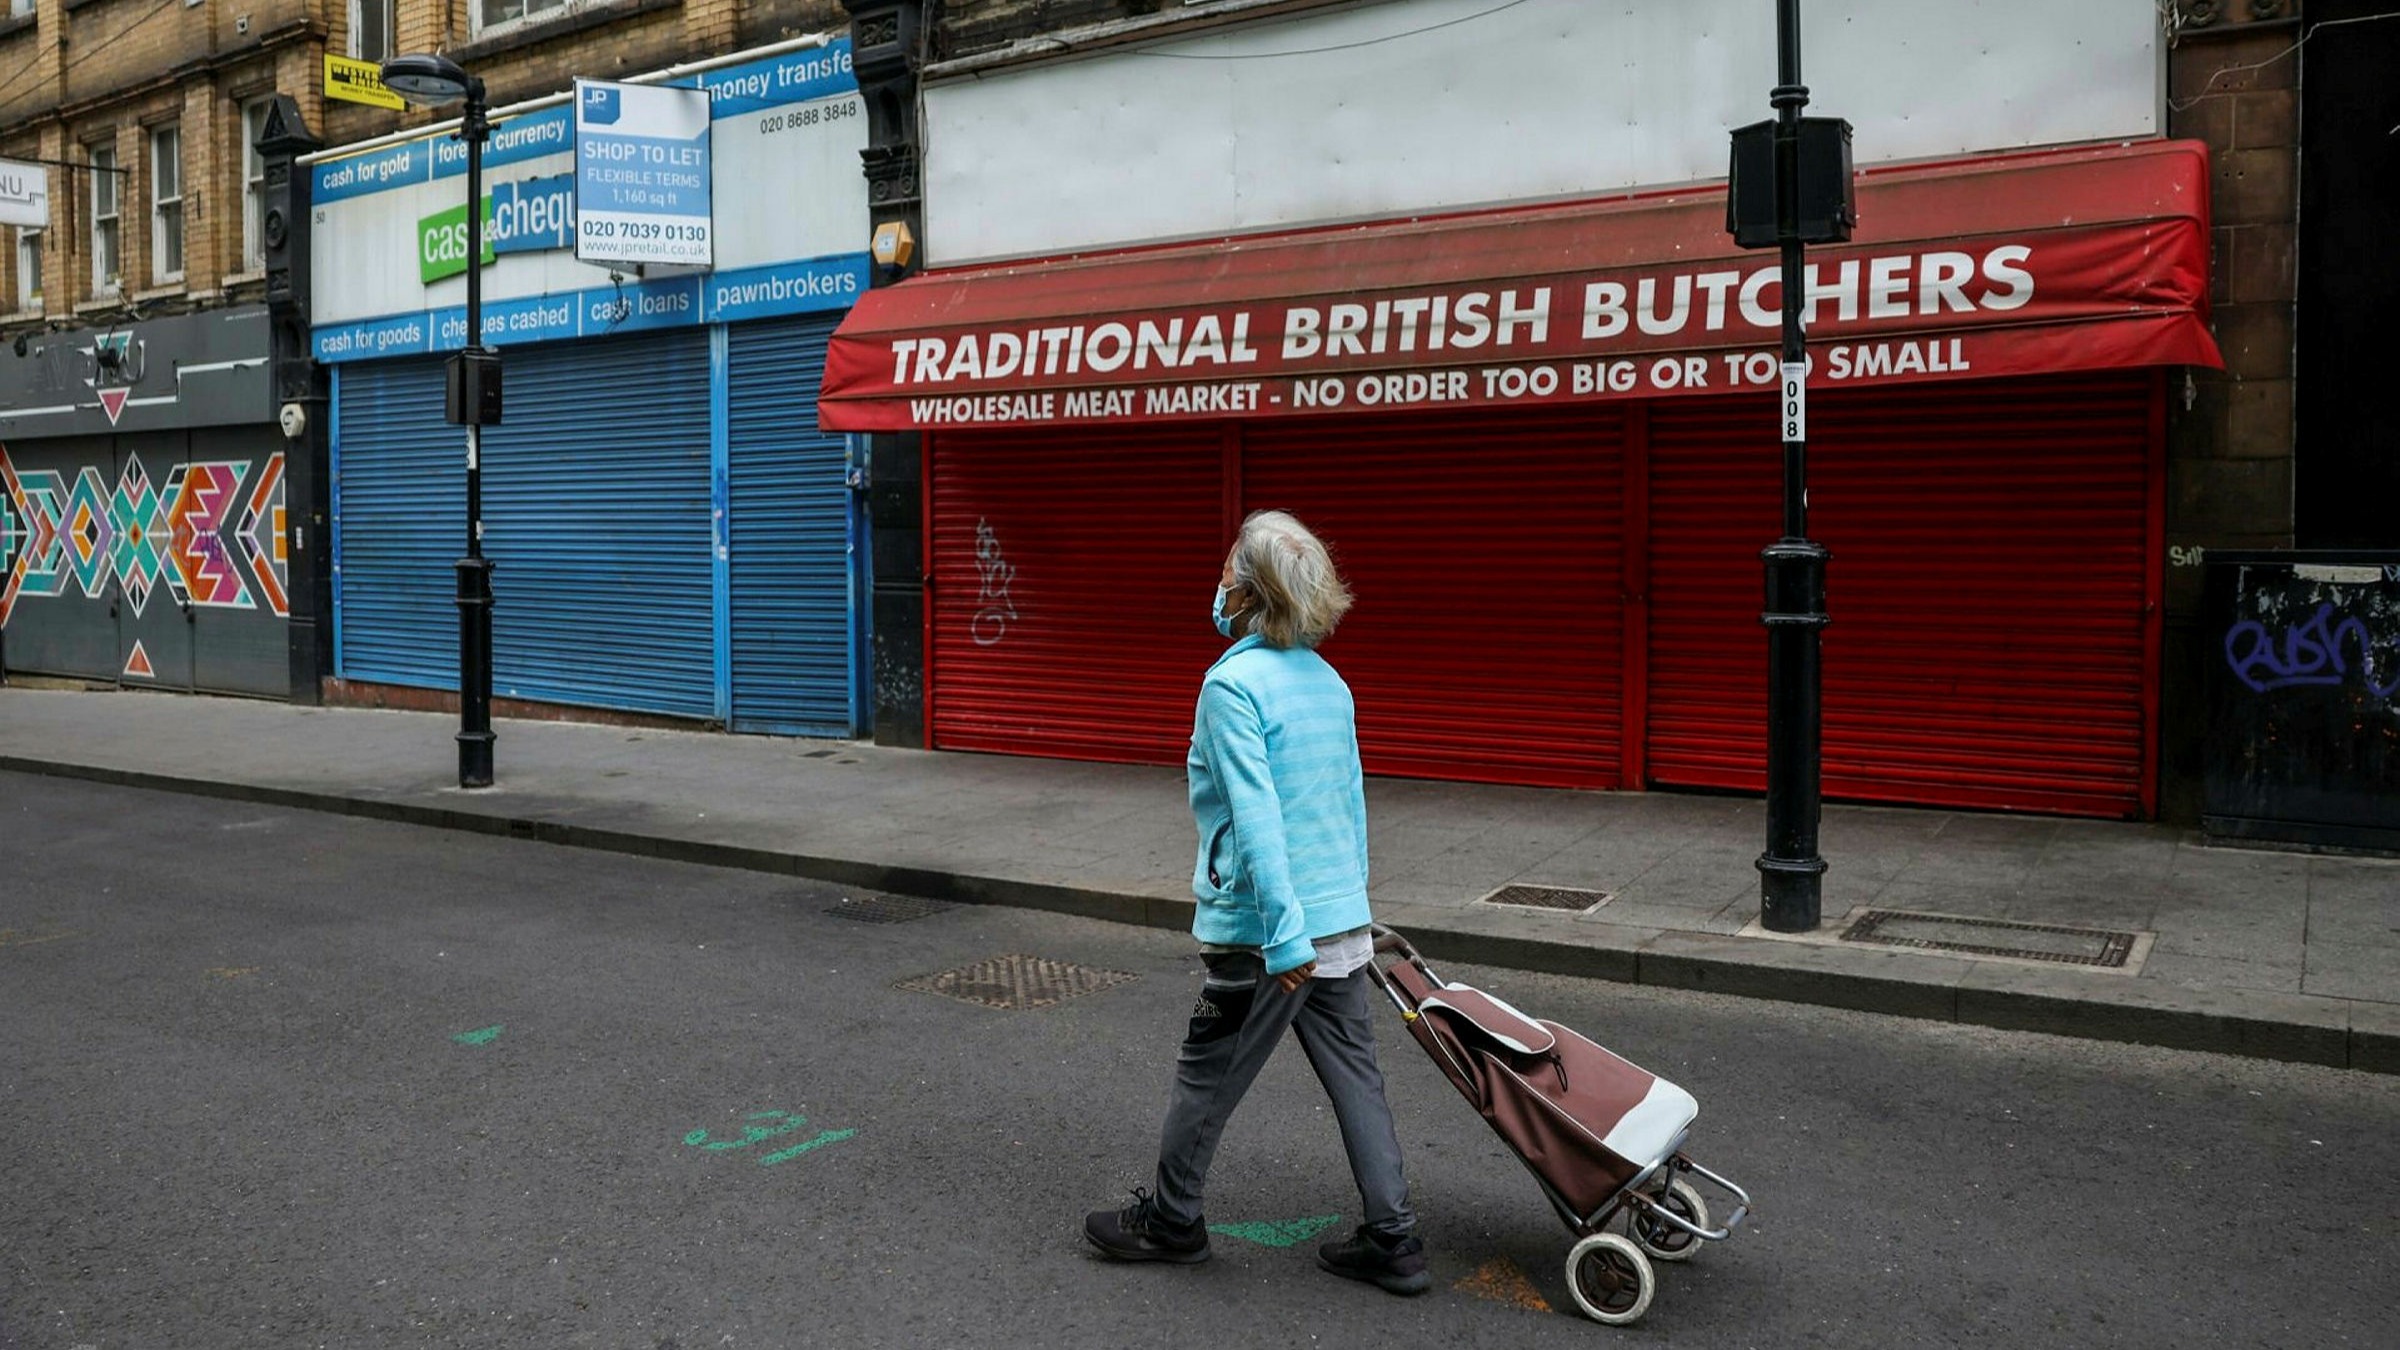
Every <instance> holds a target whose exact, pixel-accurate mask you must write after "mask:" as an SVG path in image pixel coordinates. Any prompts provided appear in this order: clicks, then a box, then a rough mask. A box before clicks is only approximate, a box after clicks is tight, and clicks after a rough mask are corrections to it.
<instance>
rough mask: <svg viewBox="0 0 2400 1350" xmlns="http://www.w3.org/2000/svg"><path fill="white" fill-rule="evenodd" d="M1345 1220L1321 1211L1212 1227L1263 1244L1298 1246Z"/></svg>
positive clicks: (1232, 1235)
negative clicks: (1280, 1218) (1311, 1215)
mask: <svg viewBox="0 0 2400 1350" xmlns="http://www.w3.org/2000/svg"><path fill="white" fill-rule="evenodd" d="M1341 1221H1342V1216H1341V1215H1339V1214H1319V1215H1316V1216H1315V1217H1313V1218H1307V1219H1283V1220H1280V1221H1278V1220H1274V1219H1266V1220H1261V1221H1260V1222H1257V1223H1213V1224H1210V1225H1209V1226H1208V1231H1210V1232H1212V1233H1220V1234H1223V1235H1224V1236H1226V1237H1231V1238H1240V1239H1241V1240H1242V1241H1244V1242H1255V1243H1257V1244H1258V1245H1260V1246H1261V1247H1294V1246H1298V1245H1299V1244H1301V1243H1303V1242H1306V1241H1308V1240H1309V1239H1310V1238H1313V1237H1315V1236H1316V1235H1317V1234H1319V1233H1322V1232H1324V1231H1325V1230H1326V1229H1328V1228H1331V1227H1333V1226H1334V1225H1335V1224H1337V1223H1340V1222H1341Z"/></svg>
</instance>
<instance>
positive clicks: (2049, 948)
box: [1842, 909, 2138, 969]
mask: <svg viewBox="0 0 2400 1350" xmlns="http://www.w3.org/2000/svg"><path fill="white" fill-rule="evenodd" d="M2137 936H2138V935H2137V934H2134V933H2118V932H2111V931H2109V930H2107V929H2103V928H2069V927H2066V926H2064V925H2061V924H2054V923H2019V922H2017V921H2016V920H2013V919H1962V918H1959V917H1957V916H1955V915H1949V914H1911V913H1908V912H1907V911H1905V910H1897V909H1870V910H1868V911H1867V912H1866V913H1865V914H1862V915H1860V916H1859V918H1858V919H1857V920H1856V921H1855V922H1853V923H1852V924H1851V925H1850V926H1849V927H1848V928H1846V929H1844V930H1843V931H1842V941H1844V942H1872V943H1876V944H1878V945H1880V946H1885V947H1914V948H1917V949H1919V950H1922V951H1940V952H1964V953H1967V954H1969V955H1974V956H2012V957H2015V958H2017V959H2018V960H2020V961H2052V962H2056V963H2058V964H2060V965H2067V966H2103V967H2107V968H2110V969H2115V968H2118V967H2121V966H2123V965H2124V964H2125V958H2126V957H2127V956H2129V955H2131V954H2132V952H2133V942H2134V939H2135V937H2137Z"/></svg>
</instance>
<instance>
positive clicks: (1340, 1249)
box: [1317, 1228, 1433, 1294]
mask: <svg viewBox="0 0 2400 1350" xmlns="http://www.w3.org/2000/svg"><path fill="white" fill-rule="evenodd" d="M1317 1264H1318V1265H1320V1266H1323V1267H1325V1268H1326V1269H1327V1270H1330V1271H1332V1272H1333V1273H1334V1274H1336V1275H1340V1276H1343V1277H1345V1278H1347V1279H1353V1280H1366V1281H1369V1282H1371V1283H1373V1284H1377V1285H1380V1286H1382V1287H1383V1288H1384V1289H1385V1290H1387V1291H1389V1292H1391V1293H1394V1294H1422V1293H1424V1292H1425V1291H1426V1290H1428V1289H1431V1288H1432V1287H1433V1276H1431V1275H1429V1274H1427V1273H1426V1271H1425V1240H1424V1239H1423V1238H1420V1237H1418V1236H1417V1235H1416V1234H1414V1233H1411V1234H1409V1235H1408V1236H1406V1237H1399V1238H1394V1237H1386V1236H1385V1235H1383V1234H1381V1233H1378V1232H1375V1231H1373V1230H1372V1229H1368V1228H1361V1229H1359V1230H1358V1231H1357V1232H1356V1233H1353V1234H1352V1235H1351V1236H1350V1238H1349V1239H1348V1240H1347V1241H1344V1242H1328V1243H1326V1244H1325V1245H1324V1246H1322V1247H1319V1248H1317Z"/></svg>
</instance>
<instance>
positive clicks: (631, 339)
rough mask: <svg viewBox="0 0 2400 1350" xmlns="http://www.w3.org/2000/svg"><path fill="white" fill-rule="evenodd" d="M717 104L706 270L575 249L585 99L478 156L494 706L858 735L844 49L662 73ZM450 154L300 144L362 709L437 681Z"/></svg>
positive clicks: (352, 674)
mask: <svg viewBox="0 0 2400 1350" xmlns="http://www.w3.org/2000/svg"><path fill="white" fill-rule="evenodd" d="M661 82H663V83H673V84H680V85H686V86H693V87H698V88H701V89H705V90H707V91H708V94H709V100H708V112H709V127H708V131H707V146H708V154H709V156H710V159H709V161H708V162H709V164H710V166H711V168H712V169H713V184H714V188H713V193H712V194H711V200H710V203H709V209H710V211H711V212H712V218H711V222H710V223H711V226H712V227H713V239H714V259H713V267H711V268H709V269H705V270H696V269H693V268H689V267H659V266H639V265H632V264H623V265H614V266H609V265H599V264H594V263H588V262H581V261H578V260H577V256H576V249H575V239H576V213H575V206H574V202H575V195H574V194H575V183H574V174H575V169H576V156H575V153H574V147H575V138H574V134H573V123H574V117H573V109H572V108H571V107H570V106H569V104H568V102H567V101H566V99H565V98H564V96H561V97H560V98H557V99H553V100H545V101H537V102H536V103H534V104H529V105H526V106H525V107H524V108H522V109H519V110H515V111H504V113H503V114H502V115H500V116H497V117H495V119H494V125H493V132H492V138H491V141H490V143H489V145H488V147H487V149H486V151H485V154H484V166H485V181H486V183H487V184H489V185H490V186H489V188H488V190H487V196H486V204H487V211H488V213H489V216H488V220H489V224H488V225H487V229H486V239H485V243H484V247H483V250H482V252H483V257H482V259H481V260H480V263H479V265H480V266H481V267H482V269H483V273H484V282H483V295H484V302H483V329H484V334H483V336H484V342H485V344H486V345H488V346H491V347H495V348H498V349H500V351H501V352H502V354H503V363H504V374H505V383H504V391H505V403H504V415H503V418H502V421H501V422H500V424H499V425H497V426H493V427H489V428H486V429H485V431H484V433H483V439H482V466H481V467H482V485H483V501H482V508H483V516H482V521H483V530H484V534H483V549H484V552H485V554H486V555H487V556H488V557H490V558H491V559H492V560H493V563H494V568H495V571H494V587H495V593H496V602H495V608H494V611H493V613H494V619H493V646H494V657H493V660H494V674H493V692H494V694H495V695H496V696H498V697H500V698H503V699H516V700H524V701H529V702H537V703H545V704H557V705H574V706H582V707H591V708H601V709H611V710H618V711H624V712H638V713H646V714H655V715H663V716H669V717H678V718H688V719H693V720H698V721H705V722H713V723H716V724H719V725H724V726H728V727H730V728H732V729H735V730H741V731H760V732H774V733H785V734H813V735H849V734H852V733H853V732H854V730H855V729H856V728H857V727H858V726H859V725H860V723H861V721H862V717H863V715H864V714H863V710H862V702H863V694H862V691H861V688H860V675H859V672H860V670H861V668H862V662H861V660H860V658H859V653H860V651H861V649H862V646H863V644H864V642H865V640H866V634H865V618H864V607H863V602H862V592H863V587H864V585H865V584H866V578H865V576H864V571H865V567H866V562H865V560H866V558H867V550H866V548H865V540H864V537H863V536H864V531H865V522H864V519H863V516H862V514H861V512H860V511H859V510H858V506H857V502H856V500H855V494H854V492H853V490H852V488H851V486H850V485H851V483H852V482H853V481H854V479H853V476H852V464H851V452H850V447H849V444H848V442H847V441H846V440H845V438H843V437H842V436H841V435H839V434H836V433H830V432H825V431H821V430H819V428H818V418H817V413H816V406H815V399H816V393H817V387H818V383H819V380H820V377H821V374H822V370H823V366H824V360H825V352H826V346H827V343H828V341H829V340H830V338H831V335H832V332H833V329H834V325H835V323H836V322H837V321H838V320H839V319H840V317H841V315H842V314H843V313H844V312H845V311H846V310H847V308H848V307H849V305H850V304H851V302H852V301H853V300H854V299H855V298H856V297H857V296H858V295H860V294H862V293H863V292H864V290H865V288H866V276H867V257H866V254H865V252H864V244H865V241H866V238H867V234H868V228H867V208H866V185H865V183H864V181H863V180H862V179H861V178H860V176H859V173H858V167H857V165H858V158H857V157H858V151H859V149H860V148H861V147H862V146H863V145H864V144H865V133H864V117H863V115H862V113H861V110H860V101H859V98H858V94H857V85H856V82H855V79H854V78H853V76H852V73H851V65H850V57H849V46H848V43H847V42H846V41H841V40H832V41H804V42H799V43H793V44H786V45H785V46H783V47H779V48H775V49H768V50H764V51H761V52H758V53H750V54H745V55H743V56H737V57H732V58H727V59H726V60H724V61H722V62H716V63H711V64H710V65H709V66H708V67H707V68H704V69H699V70H697V71H696V72H695V73H691V74H686V75H679V76H677V77H675V78H674V79H672V80H667V81H661ZM464 166H465V162H464V157H463V151H462V150H461V149H460V147H459V146H458V145H457V144H456V143H455V142H453V141H450V140H447V139H442V138H440V137H439V136H431V137H428V136H423V135H420V136H419V138H417V139H413V140H412V139H401V140H394V141H390V142H378V143H371V144H368V145H363V146H354V147H347V148H344V149H340V150H334V151H330V152H327V153H326V154H324V155H321V156H317V157H314V159H313V162H312V164H311V165H310V168H309V172H310V173H311V174H313V175H314V178H313V182H312V187H313V189H314V194H315V196H314V201H315V210H316V225H315V230H316V234H315V237H314V254H313V266H314V281H315V302H314V304H315V312H314V316H313V317H314V338H313V341H314V348H315V354H316V357H317V359H318V360H319V361H321V362H325V363H327V364H329V365H330V366H331V368H332V372H333V379H332V385H333V393H332V404H333V423H332V439H333V456H334V464H335V483H336V489H335V494H334V525H335V549H336V553H335V561H334V568H335V578H336V581H335V587H334V593H335V600H336V620H337V627H336V645H335V663H336V667H337V670H338V672H339V675H340V681H341V685H342V686H343V687H344V688H345V689H346V690H347V691H348V692H349V694H350V696H351V697H353V698H376V697H381V696H382V694H383V691H386V690H389V689H391V688H393V687H400V688H403V689H408V688H414V689H421V690H436V691H438V690H449V689H455V688H456V686H457V679H458V617H457V610H456V609H455V608H454V606H453V604H452V582H451V569H452V565H453V563H454V562H455V560H456V559H457V557H458V556H459V554H460V553H461V552H462V550H463V547H464V537H465V489H464V484H465V472H464V468H465V456H464V435H463V432H462V431H461V429H460V428H458V427H455V426H452V425H450V424H449V423H448V422H447V421H445V417H444V411H445V410H444V402H443V361H444V358H445V357H446V356H447V354H448V353H450V352H452V351H454V350H456V349H457V348H458V347H460V346H461V345H463V344H464V340H465V336H466V317H465V309H464V304H463V300H464V284H465V283H464V273H465V271H466V267H467V265H468V260H467V253H468V249H467V247H466V227H465V221H464V215H465V211H464V204H463V195H464V194H463V178H462V175H463V172H464Z"/></svg>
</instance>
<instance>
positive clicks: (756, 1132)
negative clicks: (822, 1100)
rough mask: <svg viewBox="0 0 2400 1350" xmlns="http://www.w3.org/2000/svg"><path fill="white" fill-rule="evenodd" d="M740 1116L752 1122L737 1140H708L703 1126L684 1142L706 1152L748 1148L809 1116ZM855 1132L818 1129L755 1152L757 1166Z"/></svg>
mask: <svg viewBox="0 0 2400 1350" xmlns="http://www.w3.org/2000/svg"><path fill="white" fill-rule="evenodd" d="M742 1119H744V1120H746V1121H752V1122H755V1123H753V1124H748V1125H744V1126H743V1127H742V1136H741V1138H739V1139H711V1138H709V1137H708V1131H707V1130H706V1129H698V1130H694V1131H692V1132H691V1133H690V1134H687V1135H685V1136H684V1137H683V1142H684V1143H686V1144H688V1145H690V1146H691V1147H693V1148H697V1149H701V1150H704V1151H706V1152H709V1153H724V1152H729V1151H731V1150H733V1149H738V1148H749V1147H751V1146H752V1145H754V1144H763V1143H765V1142H767V1141H768V1140H770V1139H774V1138H777V1137H779V1136H781V1135H787V1134H790V1133H792V1132H793V1131H795V1130H797V1129H799V1128H801V1127H802V1126H804V1125H806V1124H808V1117H806V1116H795V1115H793V1114H792V1113H791V1112H789V1111H753V1112H751V1113H750V1114H749V1115H746V1116H744V1117H742ZM857 1133H858V1131H856V1130H819V1131H818V1132H817V1134H816V1137H814V1138H812V1139H804V1140H802V1141H801V1142H799V1143H797V1144H794V1145H792V1146H790V1147H789V1148H780V1149H777V1150H775V1151H774V1152H772V1153H762V1154H760V1155H758V1165H759V1166H761V1167H772V1166H774V1165H775V1164H777V1163H779V1162H788V1161H790V1160H791V1159H793V1158H797V1157H799V1156H800V1155H801V1154H803V1153H806V1152H809V1151H810V1150H812V1149H819V1148H823V1147H824V1146H825V1145H827V1144H838V1143H840V1142H842V1141H843V1140H845V1139H848V1138H850V1137H851V1136H852V1135H855V1134H857Z"/></svg>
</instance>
